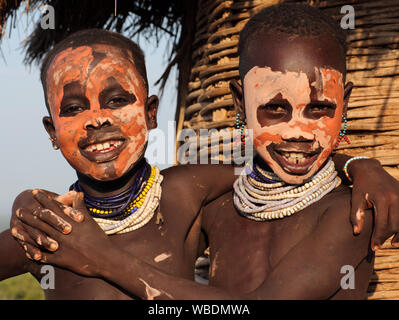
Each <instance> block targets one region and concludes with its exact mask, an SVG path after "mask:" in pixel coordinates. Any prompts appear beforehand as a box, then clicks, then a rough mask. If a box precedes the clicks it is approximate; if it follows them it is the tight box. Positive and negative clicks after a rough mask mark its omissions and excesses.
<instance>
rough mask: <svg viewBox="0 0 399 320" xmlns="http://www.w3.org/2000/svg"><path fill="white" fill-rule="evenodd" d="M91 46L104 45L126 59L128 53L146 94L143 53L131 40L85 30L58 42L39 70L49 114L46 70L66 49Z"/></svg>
mask: <svg viewBox="0 0 399 320" xmlns="http://www.w3.org/2000/svg"><path fill="white" fill-rule="evenodd" d="M93 44H106V45H110V46H113V47H116V48H119V49H121V50H122V52H125V53H126V54H127V55H126V56H127V57H128V56H129V53H130V54H131V56H132V57H133V61H134V64H135V67H136V69H137V72H138V73H139V74H140V76H141V77H142V78H143V81H144V85H145V88H146V90H147V93H148V80H147V71H146V67H145V58H144V54H143V51H142V50H141V49H140V47H139V46H138V45H137V44H136V43H134V42H133V41H132V40H130V39H128V38H126V37H125V36H123V35H121V34H119V33H116V32H112V31H108V30H103V29H85V30H81V31H77V32H75V33H72V34H71V35H69V36H68V37H66V38H65V39H63V40H61V41H60V42H58V43H57V44H56V45H55V46H54V48H53V49H51V50H50V51H49V52H48V53H47V54H46V57H45V58H44V60H43V63H42V65H41V69H40V80H41V82H42V86H43V90H44V96H45V101H46V107H47V110H48V111H49V112H50V108H49V104H48V99H47V70H48V68H49V67H50V65H51V63H52V61H53V59H54V57H55V56H56V55H57V54H58V53H60V52H61V51H64V50H66V49H68V48H77V47H80V46H90V45H93Z"/></svg>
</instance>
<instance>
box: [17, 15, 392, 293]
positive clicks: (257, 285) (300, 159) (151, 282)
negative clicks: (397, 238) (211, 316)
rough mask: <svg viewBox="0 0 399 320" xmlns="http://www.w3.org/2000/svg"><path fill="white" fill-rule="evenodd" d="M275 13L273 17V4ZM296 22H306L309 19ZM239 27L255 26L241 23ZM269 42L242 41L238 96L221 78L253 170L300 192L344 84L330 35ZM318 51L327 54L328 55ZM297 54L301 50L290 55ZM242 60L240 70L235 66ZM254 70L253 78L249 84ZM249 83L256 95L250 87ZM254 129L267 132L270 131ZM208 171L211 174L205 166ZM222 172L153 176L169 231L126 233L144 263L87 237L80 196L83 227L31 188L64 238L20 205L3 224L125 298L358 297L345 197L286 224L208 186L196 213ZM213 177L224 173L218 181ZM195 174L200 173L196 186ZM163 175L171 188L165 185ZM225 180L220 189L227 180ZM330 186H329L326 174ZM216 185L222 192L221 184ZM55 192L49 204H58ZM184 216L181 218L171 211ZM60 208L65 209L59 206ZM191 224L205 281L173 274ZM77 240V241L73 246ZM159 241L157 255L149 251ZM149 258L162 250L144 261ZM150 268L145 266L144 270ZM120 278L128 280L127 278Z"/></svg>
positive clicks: (324, 150)
mask: <svg viewBox="0 0 399 320" xmlns="http://www.w3.org/2000/svg"><path fill="white" fill-rule="evenodd" d="M289 9H292V8H289ZM279 10H283V11H284V8H283V9H279ZM299 11H300V10H299ZM266 12H267V11H266ZM280 13H281V11H280ZM318 14H319V13H318V12H317V14H316V15H318ZM313 15H314V13H313ZM306 18H307V19H309V16H307V17H306ZM312 18H313V17H312ZM251 21H256V20H255V18H253V19H251ZM284 23H286V21H283V19H282V21H280V24H284ZM271 34H273V33H272V32H271ZM270 37H272V36H271V35H270V33H268V32H263V33H259V37H258V38H257V41H255V42H254V43H251V45H252V47H251V53H253V54H254V56H250V57H248V58H245V59H246V60H244V59H243V55H242V54H241V62H240V63H241V67H240V71H242V70H244V71H243V72H241V76H242V80H243V84H244V90H243V92H242V90H241V87H240V86H239V85H238V84H237V83H233V84H232V91H233V94H234V96H235V103H236V105H237V108H238V110H239V111H240V114H241V115H244V114H246V118H247V121H248V128H249V129H254V133H255V145H256V148H257V151H258V154H259V157H258V158H257V160H256V161H255V164H254V165H256V166H257V168H258V170H259V171H262V172H265V171H273V172H274V173H273V174H274V175H275V176H274V177H275V178H276V176H277V177H278V178H279V179H280V180H282V182H279V183H286V184H289V185H298V184H299V185H301V184H303V183H304V182H305V181H308V180H311V179H312V178H313V177H314V176H315V175H317V174H318V173H319V172H320V170H323V168H325V163H326V160H327V158H328V156H329V154H330V153H331V150H332V145H333V143H334V140H336V136H335V135H337V134H338V131H339V127H340V118H339V119H338V120H337V117H341V115H342V114H343V113H344V110H345V108H346V106H345V101H346V102H347V99H348V98H349V94H350V89H351V84H349V85H347V86H346V87H345V89H344V88H343V83H344V73H345V64H344V63H343V64H342V57H340V56H339V55H338V57H335V56H334V54H336V53H337V52H339V46H337V42H336V41H335V39H331V37H330V38H329V37H327V36H326V37H325V38H324V36H318V37H315V38H312V39H310V41H309V39H308V38H309V37H308V36H300V37H293V38H294V40H292V38H291V37H290V36H289V35H286V34H284V33H283V34H279V37H277V38H272V39H271V38H270ZM315 40H317V41H315ZM318 41H320V42H318ZM325 45H327V46H326V47H325V48H326V49H325V50H322V49H319V50H315V46H317V48H320V47H324V46H325ZM294 49H295V50H294ZM329 50H332V52H331V54H329V52H330V51H329ZM298 52H300V53H301V54H300V55H298ZM293 53H295V55H294V54H293ZM326 55H327V57H326ZM341 55H342V53H341ZM266 57H267V58H266ZM298 57H299V58H298ZM334 57H335V58H334ZM243 65H244V66H246V67H244V68H242V67H243ZM245 68H247V69H245ZM253 75H254V76H253ZM256 75H260V77H259V79H258V78H256ZM247 76H248V77H247ZM257 88H263V89H259V90H258V91H257ZM308 109H309V110H308ZM265 127H270V130H266V129H265ZM276 154H278V155H276ZM368 161H371V160H368ZM355 163H356V162H354V165H355ZM359 163H360V162H359ZM330 166H331V164H330ZM201 167H202V168H205V169H204V170H203V172H202V173H201V172H199V170H201ZM212 167H216V168H217V170H218V171H217V172H210V171H208V170H210V169H211V168H212ZM190 168H191V169H190ZM223 168H224V167H222V166H186V167H185V169H184V170H183V172H180V171H178V173H180V176H179V175H178V174H177V173H176V172H175V171H177V170H179V169H176V168H173V169H168V170H169V171H168V170H167V171H166V172H165V171H164V172H162V174H163V175H165V179H164V182H163V185H162V192H163V193H162V194H163V197H162V199H161V203H160V208H161V212H162V215H163V218H164V219H163V220H164V224H165V222H166V223H168V224H167V225H168V226H170V228H169V229H168V231H169V233H172V232H173V233H174V234H175V235H173V236H170V235H169V236H170V237H171V238H170V240H169V242H168V243H162V244H161V243H160V242H158V241H157V239H158V238H159V237H158V235H157V234H156V232H154V233H151V232H150V233H149V232H147V233H146V234H143V233H140V230H144V228H142V229H139V230H138V232H137V236H136V235H134V236H133V235H131V237H132V238H134V239H135V240H136V242H135V246H138V247H141V246H144V243H146V245H145V246H144V247H146V249H147V252H148V254H147V256H146V255H145V254H144V251H142V250H141V251H140V250H139V249H137V248H135V249H133V248H131V249H129V250H128V251H124V250H120V248H118V247H116V246H115V243H112V242H111V241H110V238H113V237H109V238H107V237H104V236H103V234H102V236H101V235H100V233H101V230H98V228H97V229H96V230H94V226H95V224H93V223H92V221H91V219H90V217H89V216H88V215H87V212H85V208H84V205H83V203H82V201H80V202H79V200H75V205H74V207H75V209H79V210H80V211H81V213H82V214H83V215H85V221H84V222H82V223H75V222H73V221H72V220H70V219H67V217H65V216H64V215H63V213H62V212H60V210H59V209H57V208H56V206H55V201H53V200H51V199H46V197H45V196H43V195H41V193H40V192H39V193H38V194H37V195H36V196H35V200H39V201H40V203H41V205H42V206H43V207H51V208H52V209H53V211H56V212H57V213H58V216H59V217H64V219H65V220H67V221H65V222H66V223H67V227H68V228H69V230H67V231H66V232H70V229H71V228H72V229H73V232H72V233H70V234H69V235H66V236H62V235H61V234H60V233H57V232H56V231H54V229H52V228H50V227H49V226H48V225H47V226H45V225H44V224H43V223H42V222H40V221H39V219H34V218H32V214H29V212H28V211H23V212H22V215H21V211H22V210H20V211H19V213H20V214H19V217H20V219H21V220H22V221H24V224H23V225H22V226H23V228H24V229H22V228H20V227H21V224H20V222H19V225H17V224H15V226H16V227H15V228H14V230H18V232H20V233H21V234H22V232H23V231H22V230H25V231H26V233H24V234H23V235H22V236H23V237H24V239H20V241H21V240H22V241H23V245H25V246H26V251H27V252H32V254H31V256H32V255H33V252H35V253H37V254H38V255H39V256H38V258H39V259H38V260H43V259H47V261H48V262H49V263H52V264H55V265H59V266H62V267H63V268H67V269H70V270H72V271H73V272H75V273H78V274H81V275H83V276H85V277H87V276H89V277H93V276H94V277H98V278H102V279H107V280H108V282H111V283H114V284H116V285H117V286H119V287H121V288H123V289H124V290H125V291H126V292H130V293H131V294H132V296H137V297H140V298H143V299H152V298H158V299H173V298H175V299H187V298H189V299H202V298H205V299H215V298H216V299H225V298H229V299H231V298H251V299H258V298H329V297H335V298H340V297H341V298H359V297H361V296H362V295H364V292H365V289H366V287H367V282H368V277H369V275H370V272H371V270H372V261H371V260H367V259H368V258H369V257H371V255H370V256H369V252H368V248H369V240H370V233H371V219H372V216H371V214H370V213H366V214H365V217H364V218H365V222H364V226H363V229H364V230H363V232H362V233H361V234H360V235H359V236H357V237H355V236H354V235H353V233H352V229H351V226H350V224H349V221H348V220H349V211H350V206H349V205H350V203H349V201H350V193H349V192H348V190H347V189H346V188H344V187H342V186H341V187H339V188H334V191H332V192H330V193H329V194H327V195H325V196H324V197H323V198H320V199H317V200H318V202H317V203H316V204H313V205H311V206H308V207H306V208H305V209H303V210H301V211H300V212H298V213H296V214H295V215H292V216H291V217H287V218H284V219H281V220H271V221H269V222H259V221H253V219H250V218H248V217H244V216H243V214H242V213H241V212H240V210H239V208H238V207H236V206H234V198H233V194H232V193H231V192H228V193H226V194H224V195H223V196H221V197H219V198H218V199H217V200H215V201H213V202H209V200H211V199H213V198H215V197H216V196H217V193H218V192H215V191H213V192H211V193H210V194H211V195H212V196H205V199H206V201H203V203H202V204H199V205H198V206H196V203H198V202H197V201H198V200H200V199H201V197H204V193H209V190H211V185H212V184H214V183H215V181H214V179H213V177H214V175H215V174H218V177H221V179H225V178H224V176H225V175H226V176H227V175H228V173H227V171H228V169H226V168H224V169H223ZM187 170H192V171H189V172H187ZM222 170H225V171H226V173H225V174H223V171H222ZM370 170H371V171H373V170H374V167H373V166H371V167H370ZM105 172H106V170H104V171H103V172H102V174H105ZM169 172H170V173H169ZM164 173H166V174H164ZM380 173H381V171H380ZM201 174H202V175H203V176H204V177H203V178H202V179H204V181H205V184H203V185H202V186H201V187H202V189H201V197H198V196H195V195H193V193H196V192H198V190H196V189H195V187H194V188H193V185H192V184H193V180H190V175H195V177H197V175H201ZM230 174H231V173H230ZM100 176H101V174H100V175H99V176H98V177H100ZM205 176H207V177H210V178H209V180H208V181H206V179H205ZM362 176H363V175H362ZM172 177H173V180H174V182H175V181H177V182H176V183H173V182H171V181H170V180H171V179H172ZM182 177H183V178H182ZM191 179H196V178H193V177H191ZM276 179H277V178H276ZM185 180H189V184H186V185H185V186H184V183H186V181H185ZM227 180H228V179H225V180H224V181H223V183H227ZM232 180H233V179H232ZM334 181H338V180H336V179H335V178H334ZM260 182H261V183H263V182H262V181H260ZM168 183H172V185H173V187H169V186H168ZM216 183H218V182H216ZM219 183H221V184H223V183H222V182H220V181H219ZM190 184H191V185H190ZM231 184H232V181H231ZM334 187H335V185H334ZM186 189H188V191H189V192H187V190H186ZM213 190H216V189H213ZM217 190H218V191H219V192H222V191H221V190H223V188H222V187H220V188H218V189H217ZM176 191H178V192H177V193H176ZM29 194H30V195H31V193H30V192H28V193H26V194H23V195H22V196H21V198H20V199H17V201H16V204H14V205H15V206H14V209H16V208H19V207H21V202H23V201H22V200H21V199H24V201H26V199H27V198H28V199H31V196H30V198H29ZM165 194H166V196H165ZM169 194H178V195H179V199H180V200H179V205H178V206H177V205H176V202H177V201H174V200H172V202H173V205H172V204H170V205H168V204H166V203H165V197H170V196H169ZM235 194H236V192H235ZM24 197H25V198H24ZM67 197H68V196H64V197H62V198H58V199H59V200H60V201H64V202H66V203H67V202H68V201H66V200H67V199H66V198H67ZM169 199H170V198H169ZM181 199H184V201H181ZM18 202H19V204H18ZM207 202H209V204H208V205H207V206H206V207H205V208H204V210H203V212H204V213H203V215H201V214H199V215H198V212H199V211H200V207H201V205H203V204H206V203H207ZM30 207H31V208H32V209H33V208H36V207H37V205H36V204H30ZM181 207H183V208H181ZM193 209H194V210H193ZM25 210H26V209H25ZM184 210H186V211H187V212H184V213H183V211H184ZM64 211H66V212H65V213H69V212H70V210H66V209H65V210H64ZM193 211H195V213H194V214H192V212H193ZM37 212H38V214H37V215H38V216H39V217H40V218H41V219H43V220H45V221H46V222H47V223H48V224H49V225H52V226H54V228H55V229H57V226H58V229H60V227H59V224H58V225H57V222H55V221H54V215H50V214H48V211H46V212H44V210H40V209H39V210H38V211H37ZM165 216H166V217H165ZM181 220H183V221H181ZM186 221H187V222H188V221H191V225H188V224H185V222H186ZM153 222H154V221H153ZM61 224H62V223H61ZM154 224H155V223H154ZM201 224H202V231H203V232H204V233H205V234H206V236H207V238H208V240H209V243H208V244H210V248H211V268H210V285H211V286H203V285H200V284H198V283H195V282H193V281H189V280H187V279H188V278H189V276H184V275H185V274H184V272H183V275H179V272H181V271H182V269H184V270H186V272H187V273H186V275H188V274H190V275H191V276H192V273H191V272H192V270H193V263H194V260H195V254H194V253H193V250H192V249H193V247H194V248H201V247H202V245H201V244H203V241H200V239H199V238H200V237H199V231H200V229H199V227H200V226H201ZM149 225H151V222H150V223H149V224H148V225H147V226H149ZM18 227H19V228H18ZM32 227H33V228H32ZM35 228H38V229H40V230H41V231H44V232H45V233H47V235H48V236H50V237H51V238H53V239H56V240H57V242H58V244H59V245H60V248H59V249H58V250H57V251H54V249H53V250H52V252H51V253H46V252H45V251H42V252H40V251H39V250H37V249H36V251H35V248H34V247H33V246H38V241H35V239H36V237H40V242H42V243H44V242H47V243H46V244H45V245H40V243H39V245H40V247H45V248H46V247H47V248H48V249H51V248H50V247H49V243H48V239H47V241H46V238H45V237H46V236H43V234H42V233H41V232H40V231H38V230H36V229H35ZM172 229H173V230H172ZM183 231H184V232H183ZM187 232H188V233H187ZM384 232H386V230H384ZM134 233H135V234H136V231H134ZM161 233H162V232H161ZM164 233H165V234H166V232H165V231H164ZM21 234H20V235H19V237H20V238H21ZM183 234H184V236H182V235H183ZM187 234H188V236H187ZM78 235H81V236H82V235H85V236H84V237H83V240H81V239H78ZM89 235H91V237H90V236H89ZM94 235H96V236H94ZM81 236H80V237H81ZM115 237H116V236H115ZM147 239H148V240H147ZM166 239H168V238H167V237H166V238H164V240H166ZM150 242H151V245H150ZM176 242H178V243H177V244H176ZM198 243H200V245H199V244H198ZM98 245H100V246H101V248H105V250H103V251H104V253H101V254H100V253H99V251H98V249H96V246H98ZM160 245H162V246H163V247H162V248H163V249H159V248H158V247H157V246H160ZM190 245H192V246H191V247H190ZM168 246H172V247H171V250H169V251H168V250H167V249H166V248H167V247H168ZM174 246H180V248H183V251H184V253H182V252H180V253H177V252H176V251H175V248H174ZM186 247H189V248H188V249H186ZM15 250H17V249H15ZM62 250H63V251H62ZM107 252H108V253H109V254H108V255H107V254H106V253H107ZM111 252H112V254H111ZM155 252H158V253H159V252H162V253H161V254H159V255H156V256H155V257H154V253H155ZM182 254H183V255H185V256H186V257H189V259H187V260H189V261H187V260H185V259H180V260H179V261H173V263H180V264H182V266H181V267H180V269H179V267H177V265H176V264H174V265H172V266H171V265H166V266H165V267H164V266H163V265H161V264H159V265H157V264H155V263H154V261H155V262H160V261H168V262H169V261H170V260H175V259H176V258H175V257H176V256H178V257H179V255H182ZM110 256H112V257H113V258H112V259H111V258H110ZM171 257H173V259H170V258H171ZM121 261H124V262H125V263H121ZM126 261H129V263H126ZM170 262H172V261H170ZM173 263H172V264H173ZM348 264H349V265H353V267H354V268H356V274H357V277H358V276H359V278H357V279H359V281H358V282H357V283H358V284H360V285H359V286H358V287H357V288H356V290H354V291H351V292H346V293H342V292H341V290H339V279H340V277H341V276H342V274H341V273H340V269H337V266H339V268H341V267H342V266H343V265H348ZM153 265H156V266H157V268H156V269H155V268H153ZM163 271H166V272H167V274H166V273H163ZM168 271H169V272H168ZM64 272H65V271H64ZM132 274H133V275H135V276H134V277H131V275H132ZM84 279H85V281H88V280H86V278H84ZM91 280H92V279H90V281H91ZM96 280H97V281H100V280H98V279H96ZM80 281H81V278H80ZM337 283H338V287H337ZM107 289H109V288H107ZM84 298H90V296H89V295H88V296H86V297H84Z"/></svg>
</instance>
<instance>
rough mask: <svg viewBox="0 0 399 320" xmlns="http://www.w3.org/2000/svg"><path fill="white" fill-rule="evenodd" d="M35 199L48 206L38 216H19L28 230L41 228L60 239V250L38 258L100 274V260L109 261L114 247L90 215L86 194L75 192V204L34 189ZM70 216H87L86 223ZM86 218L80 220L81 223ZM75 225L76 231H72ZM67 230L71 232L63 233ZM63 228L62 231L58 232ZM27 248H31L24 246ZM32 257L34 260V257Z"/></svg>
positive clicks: (83, 272) (86, 272)
mask: <svg viewBox="0 0 399 320" xmlns="http://www.w3.org/2000/svg"><path fill="white" fill-rule="evenodd" d="M34 197H35V199H36V200H37V201H38V202H39V203H40V204H41V205H42V206H43V207H45V208H47V209H44V210H41V211H40V212H41V213H39V214H38V215H32V214H25V211H22V210H21V211H20V212H19V214H18V218H19V219H20V220H21V221H23V223H24V225H25V226H28V233H29V234H30V235H31V236H32V234H31V231H32V230H36V231H38V230H40V231H42V232H44V233H46V234H48V235H49V236H50V237H51V238H52V239H54V240H55V241H57V244H59V249H58V250H57V251H56V252H55V251H54V250H53V251H52V252H42V254H41V257H40V259H38V261H40V262H42V263H50V264H52V265H56V266H59V267H63V268H66V269H69V270H70V271H73V272H75V273H78V274H81V275H83V276H88V277H91V276H97V275H98V274H99V270H100V269H101V268H100V265H101V263H103V262H104V261H106V259H105V256H104V255H105V254H106V253H107V252H110V251H112V250H115V249H114V247H113V245H112V243H111V241H110V240H109V238H108V236H107V235H106V234H105V233H104V231H103V230H102V229H101V228H100V227H99V226H98V224H97V223H96V222H95V221H94V220H93V219H92V218H91V217H90V215H89V213H88V212H87V209H86V207H85V203H84V200H83V193H76V192H75V193H74V194H73V201H72V207H66V206H63V207H62V209H60V206H59V203H58V202H57V201H56V200H54V198H53V197H51V196H48V195H46V194H45V193H44V192H42V191H40V190H39V191H37V192H34ZM60 210H61V212H63V213H66V211H67V212H68V217H66V216H65V219H62V218H60V215H62V213H61V212H60ZM71 215H73V216H75V217H76V216H77V215H80V216H82V217H84V218H85V219H84V220H85V221H84V223H76V222H75V221H73V220H72V219H70V217H71ZM81 221H83V219H80V222H81ZM72 228H73V232H71V231H72ZM65 229H66V230H67V231H68V232H63V231H62V230H64V231H65ZM59 231H61V232H59ZM24 249H25V251H28V249H29V248H24ZM33 259H35V258H34V257H33Z"/></svg>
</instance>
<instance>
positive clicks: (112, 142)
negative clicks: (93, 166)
mask: <svg viewBox="0 0 399 320" xmlns="http://www.w3.org/2000/svg"><path fill="white" fill-rule="evenodd" d="M125 146H126V144H125V139H109V140H106V141H101V142H94V143H91V144H89V145H86V146H84V147H81V148H80V152H81V153H82V155H83V156H85V157H86V158H87V159H89V160H90V161H94V162H98V163H101V162H108V161H112V160H114V159H115V158H117V157H118V155H119V154H120V153H121V151H122V150H123V149H124V148H125Z"/></svg>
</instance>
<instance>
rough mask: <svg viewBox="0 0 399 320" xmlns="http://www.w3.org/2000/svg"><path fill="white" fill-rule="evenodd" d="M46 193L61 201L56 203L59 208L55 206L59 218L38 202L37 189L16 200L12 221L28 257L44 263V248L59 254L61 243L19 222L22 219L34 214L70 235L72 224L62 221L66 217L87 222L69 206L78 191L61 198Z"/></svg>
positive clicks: (22, 194)
mask: <svg viewBox="0 0 399 320" xmlns="http://www.w3.org/2000/svg"><path fill="white" fill-rule="evenodd" d="M42 192H43V193H44V194H46V196H48V197H49V198H52V199H56V200H58V201H59V202H56V203H58V205H57V206H54V207H53V209H55V211H56V212H57V214H58V215H59V216H58V217H57V216H56V215H55V214H52V212H51V211H50V210H49V208H46V207H43V206H42V205H41V204H40V202H38V201H37V200H36V199H35V197H34V194H37V190H33V191H32V190H26V191H24V192H22V193H21V194H20V195H19V196H18V197H17V198H16V200H15V201H14V205H13V212H12V217H11V222H10V228H11V233H12V235H13V236H14V237H15V238H16V240H17V241H18V242H19V243H20V244H21V246H22V247H23V248H24V249H25V251H26V253H27V254H26V255H27V257H28V258H33V259H34V260H40V259H41V258H42V252H41V250H40V249H46V250H48V251H56V250H57V249H58V243H57V242H56V241H55V240H53V239H52V238H51V237H49V235H48V234H46V233H45V232H43V231H40V230H37V229H33V228H31V227H30V226H28V225H26V224H25V223H23V222H22V221H21V220H20V219H18V216H20V215H21V214H24V215H25V216H29V215H30V216H32V217H34V218H37V217H42V218H43V220H44V221H46V222H47V223H48V224H49V225H51V226H53V227H54V228H55V229H56V230H58V231H59V232H62V233H69V232H71V230H72V229H71V226H70V224H68V223H67V222H66V221H65V220H64V219H62V218H61V216H62V215H63V214H66V215H68V216H70V217H71V218H72V219H74V221H77V222H81V221H82V220H83V216H82V215H81V214H76V212H75V211H74V210H69V209H67V206H68V205H71V204H72V201H73V198H74V196H75V194H76V192H68V193H66V194H64V195H60V196H58V195H57V194H55V193H52V192H49V191H45V190H42Z"/></svg>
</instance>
